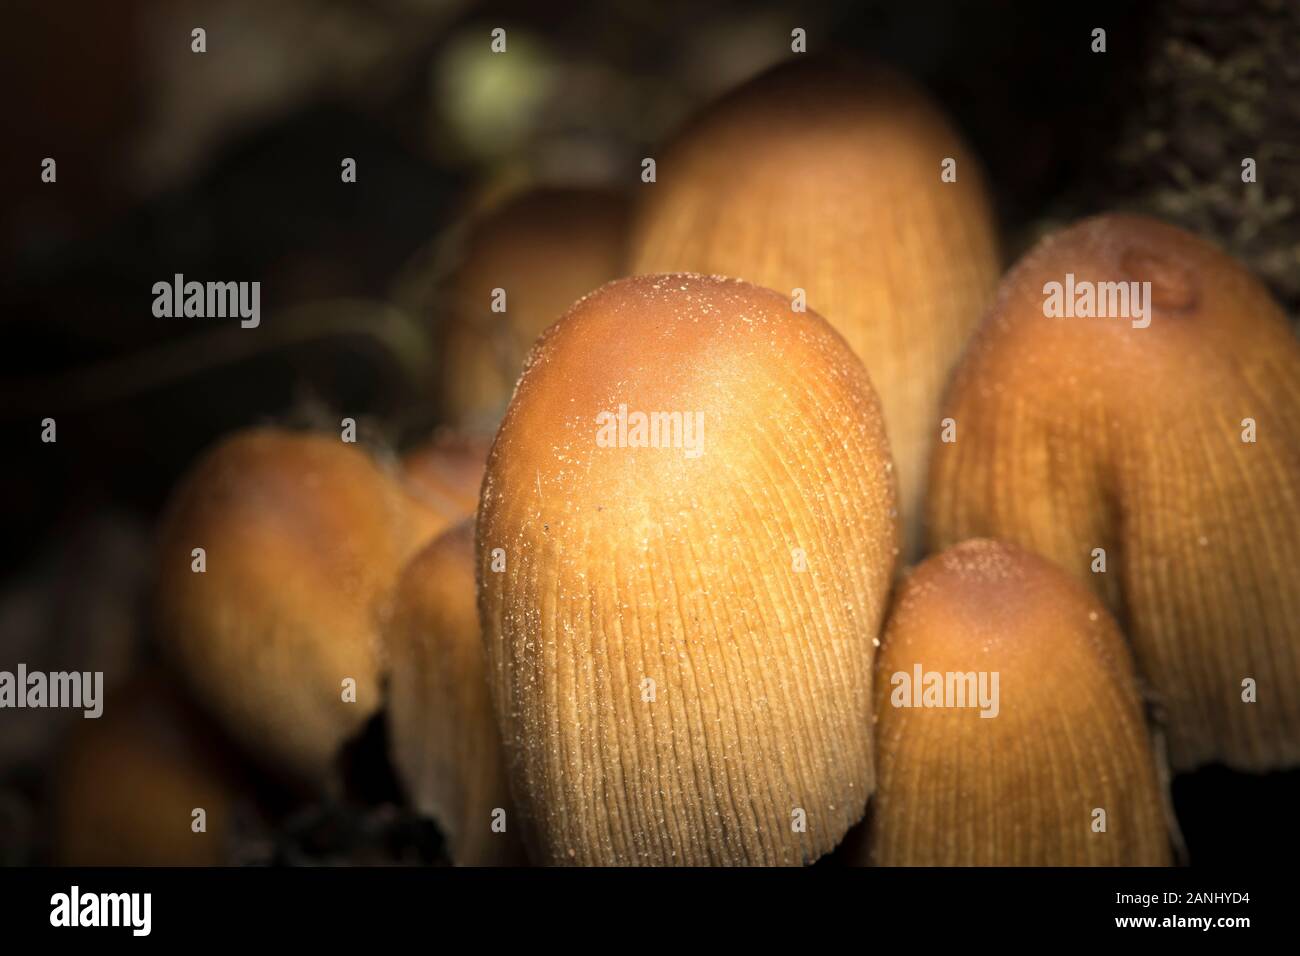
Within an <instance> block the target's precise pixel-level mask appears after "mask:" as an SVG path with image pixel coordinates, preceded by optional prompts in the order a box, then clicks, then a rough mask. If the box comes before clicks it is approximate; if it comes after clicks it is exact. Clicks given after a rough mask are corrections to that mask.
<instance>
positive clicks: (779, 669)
mask: <svg viewBox="0 0 1300 956" xmlns="http://www.w3.org/2000/svg"><path fill="white" fill-rule="evenodd" d="M620 406H625V412H626V415H627V417H628V428H627V430H626V433H625V434H624V430H623V429H622V428H621V427H618V426H615V427H613V429H612V430H613V434H611V432H610V431H608V430H606V431H603V432H602V431H601V429H605V428H608V427H609V419H608V418H607V417H605V413H610V414H613V415H614V416H617V415H618V414H619V412H620ZM634 413H644V414H646V415H649V414H651V413H660V414H661V415H663V416H671V415H672V414H674V413H676V414H679V415H680V416H681V417H680V419H679V420H680V421H681V422H682V423H683V428H682V431H681V432H680V433H675V432H672V431H671V430H670V429H668V428H667V426H665V429H664V430H662V431H659V432H658V434H660V435H661V437H663V438H665V439H666V440H663V441H661V442H660V445H661V447H642V446H641V445H640V444H639V440H634V438H633V436H634V434H635V433H634V431H633V429H634V427H635V426H634V424H633V422H634V419H633V417H632V416H633V415H634ZM669 420H670V419H668V418H661V419H660V422H661V424H664V423H665V422H666V421H669ZM688 421H689V422H691V424H692V435H698V434H699V432H697V431H695V429H696V428H698V427H700V423H702V442H700V443H699V444H698V445H695V443H694V442H693V440H692V441H690V442H688V441H687V440H686V435H687V432H686V429H685V423H686V422H688ZM675 434H677V435H679V436H680V437H681V439H682V440H681V441H680V442H674V441H672V438H673V436H674V435H675ZM602 435H603V438H602V437H601V436H602ZM645 437H646V438H648V437H649V432H647V433H646V435H645ZM665 445H667V446H669V447H663V446H665ZM692 447H694V448H695V449H696V450H698V451H699V454H698V455H692V454H690V450H691V448H692ZM894 496H895V490H894V480H893V474H892V463H891V460H890V457H889V448H888V444H887V441H886V438H885V432H884V424H883V421H882V419H881V415H880V411H879V407H878V403H877V400H876V397H875V393H874V391H873V390H872V388H871V384H870V381H869V380H868V378H867V374H866V371H865V370H864V369H863V367H862V364H861V362H859V361H858V360H857V359H856V358H855V357H854V356H853V354H852V352H851V351H850V350H849V349H848V347H847V346H846V345H845V343H844V341H843V340H842V339H841V338H840V337H839V336H838V335H837V334H836V333H835V332H834V331H833V330H832V329H831V328H830V326H829V325H827V324H826V323H825V322H824V321H823V320H822V319H821V318H820V317H819V316H817V315H815V314H813V313H804V314H799V313H792V312H791V311H790V308H789V303H788V301H787V300H786V299H785V298H784V297H783V296H780V295H777V294H775V293H773V292H771V291H768V290H765V289H760V288H757V287H755V286H752V285H749V284H748V283H744V282H739V281H736V280H728V279H721V278H717V277H705V276H698V275H661V276H640V277H636V278H632V279H624V280H620V281H617V282H613V283H610V284H609V285H606V286H604V287H603V288H601V289H599V290H598V291H596V292H594V293H592V294H591V295H589V296H587V297H586V298H585V299H583V300H581V301H580V302H578V303H577V304H576V305H575V306H574V307H573V308H572V309H571V310H570V311H569V312H568V313H567V314H566V315H565V316H564V317H563V318H562V319H561V320H560V321H559V322H557V323H556V324H555V325H553V326H552V327H551V328H550V329H548V330H547V331H546V333H545V334H544V335H543V336H542V338H541V339H540V340H539V341H538V343H537V345H536V346H535V348H534V350H533V352H532V354H531V355H530V358H529V361H528V365H527V367H526V370H525V372H524V375H523V377H522V379H521V380H520V383H519V386H518V388H517V390H516V392H515V396H514V398H513V400H512V401H511V404H510V408H509V410H508V411H507V413H506V417H505V420H504V422H503V423H502V426H501V430H500V432H499V433H498V435H497V439H496V442H495V444H494V446H493V449H492V452H491V454H490V456H489V459H488V469H487V475H486V477H485V480H484V485H483V498H482V501H481V503H480V506H479V517H478V569H477V573H478V580H479V607H480V619H481V621H482V625H483V629H484V640H485V641H486V644H487V651H488V672H489V679H490V681H491V683H492V687H493V692H494V702H495V706H496V709H497V713H498V717H499V720H500V723H501V726H502V728H503V743H504V745H505V748H506V754H507V763H508V767H509V772H510V774H511V778H512V779H511V784H512V792H513V793H514V794H515V796H516V799H517V800H518V801H519V803H520V810H521V812H522V813H523V815H524V818H525V820H524V822H525V824H526V827H525V837H526V839H527V840H529V841H530V843H531V845H530V847H529V849H530V851H532V852H531V855H532V857H533V859H534V861H535V862H540V863H575V864H624V863H629V864H630V863H635V864H714V863H716V864H740V863H763V864H793V863H799V862H803V861H808V860H812V859H814V858H816V857H817V856H818V855H819V854H821V853H824V852H826V851H828V850H830V849H831V848H832V847H833V846H834V845H835V844H836V843H837V842H838V841H839V839H840V837H841V836H842V835H843V834H844V832H845V831H846V830H847V828H848V827H849V826H850V825H851V824H852V823H853V822H854V821H855V820H856V819H858V817H859V816H860V815H861V813H862V810H863V805H864V803H865V801H866V798H867V796H868V794H869V793H870V792H871V789H872V768H871V733H870V728H871V719H870V715H871V702H870V681H871V661H872V657H873V653H874V650H873V646H872V640H873V638H874V636H875V635H876V633H877V629H878V627H879V624H880V621H881V617H882V612H883V601H884V599H885V596H886V593H887V591H888V587H889V581H890V579H891V576H892V573H893V567H894V561H895V556H896V553H897V545H898V535H897V528H896V521H895V518H894V517H893V515H894V507H895V498H894ZM805 565H806V569H805V570H799V568H800V567H804V566H805ZM494 567H496V568H497V569H498V570H494Z"/></svg>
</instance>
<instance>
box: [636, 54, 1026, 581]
mask: <svg viewBox="0 0 1300 956" xmlns="http://www.w3.org/2000/svg"><path fill="white" fill-rule="evenodd" d="M949 163H951V165H948V164H949ZM946 174H947V175H946ZM954 176H955V179H953V180H952V181H945V179H948V178H951V177H954ZM641 190H642V196H643V198H642V200H641V203H640V205H639V208H638V209H637V211H636V214H635V218H634V221H633V227H632V234H631V239H630V244H631V250H632V269H631V271H632V272H634V273H651V272H675V271H679V270H686V271H691V272H702V273H709V274H715V273H716V274H721V275H728V276H735V277H736V278H739V279H745V280H747V281H749V282H754V283H757V284H758V285H762V286H767V287H768V288H771V289H775V290H776V291H777V292H779V293H781V295H782V296H785V297H786V301H787V308H791V307H794V306H795V305H796V301H795V300H796V298H798V297H803V298H804V299H805V300H806V304H807V307H808V308H810V309H813V310H815V311H817V312H819V313H820V314H821V315H823V316H825V317H826V319H827V321H829V322H830V323H831V325H833V326H834V327H835V328H836V329H837V330H838V331H839V332H840V333H841V334H842V335H843V336H844V338H845V339H846V340H847V341H848V343H849V345H850V347H852V349H853V351H854V352H856V353H857V355H858V357H859V358H860V359H862V361H863V363H864V364H865V365H866V367H867V371H868V372H869V373H870V374H871V380H872V383H873V384H874V385H875V387H876V390H877V392H878V393H879V395H880V401H881V404H882V405H883V407H884V410H885V421H886V423H887V424H888V427H889V441H890V445H891V447H892V449H893V454H894V459H895V461H896V462H897V465H898V470H899V488H900V500H901V506H900V510H901V512H902V515H903V526H904V539H905V541H906V542H907V544H906V551H907V552H908V553H909V555H911V556H917V555H918V554H919V550H920V538H921V535H920V527H921V511H922V491H923V489H924V485H925V476H926V457H927V456H928V454H929V450H930V445H931V442H932V440H933V438H934V436H935V435H937V434H938V432H939V427H940V424H939V416H938V407H939V398H940V394H941V392H942V389H943V385H944V382H945V381H946V379H947V376H948V373H949V371H950V370H951V368H952V366H953V364H954V363H955V362H956V360H957V357H958V355H959V354H960V351H961V347H962V344H963V343H964V341H965V340H966V336H967V334H968V333H969V331H970V330H971V329H972V328H974V327H975V324H976V323H977V322H978V321H979V318H980V315H981V314H982V313H983V311H984V310H985V308H986V307H987V306H988V303H989V302H990V301H991V300H992V296H993V290H994V288H995V286H996V285H997V280H998V275H999V272H1000V269H1001V266H1000V256H999V252H998V244H997V237H996V230H995V226H994V222H993V215H992V211H991V204H990V201H989V199H988V196H987V191H986V187H985V183H984V177H983V174H982V172H981V170H980V168H979V164H978V162H977V161H976V160H975V158H974V157H973V156H972V155H971V153H970V152H969V150H968V149H967V148H966V146H965V145H964V143H963V142H962V140H961V137H960V136H959V135H958V134H957V132H956V131H955V130H954V128H953V127H952V125H951V124H950V123H949V122H948V120H947V119H946V118H945V117H944V116H943V114H942V113H941V111H940V110H939V109H938V108H937V107H936V106H935V104H934V103H932V102H931V101H930V100H929V99H928V98H927V97H926V96H925V95H924V93H922V92H921V91H920V90H919V89H917V88H916V87H914V86H913V85H912V84H911V83H909V82H907V81H906V80H904V79H903V78H902V77H901V76H898V75H896V74H894V73H893V72H891V71H889V70H886V69H884V68H879V67H860V66H855V65H848V64H845V63H840V62H835V61H831V60H818V59H816V58H809V59H805V58H803V57H800V58H798V59H797V60H796V61H794V62H792V63H787V64H784V65H782V66H779V67H777V68H776V69H774V70H771V71H769V72H767V73H765V74H763V75H761V76H760V77H758V78H757V79H755V80H753V81H752V82H750V83H748V84H746V85H745V86H743V87H741V88H740V89H739V90H737V91H736V92H734V93H733V94H731V95H730V96H727V97H725V98H724V99H723V100H721V101H720V102H719V103H717V104H716V105H714V106H712V107H710V108H708V109H706V110H705V111H704V112H703V113H702V114H701V115H700V116H699V117H698V118H696V119H695V121H694V122H692V123H690V124H688V125H687V126H686V128H685V129H684V130H682V132H681V133H680V134H679V135H678V136H677V137H676V138H675V139H674V140H673V142H672V143H670V145H669V146H668V147H667V148H666V149H665V150H664V151H663V153H662V154H661V155H659V156H657V164H656V181H655V182H654V183H653V184H646V185H644V186H642V187H641Z"/></svg>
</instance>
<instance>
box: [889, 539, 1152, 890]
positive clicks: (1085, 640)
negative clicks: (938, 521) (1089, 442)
mask: <svg viewBox="0 0 1300 956" xmlns="http://www.w3.org/2000/svg"><path fill="white" fill-rule="evenodd" d="M876 719H877V725H876V752H877V753H878V754H879V759H878V763H877V773H878V775H879V777H878V781H877V789H876V795H875V797H874V798H873V801H872V811H871V815H870V821H871V822H870V825H869V827H868V837H867V851H868V858H869V860H870V861H871V862H873V863H876V864H882V865H905V866H935V865H937V866H1061V865H1067V866H1081V865H1093V866H1122V865H1139V866H1158V865H1167V864H1168V863H1169V862H1170V848H1169V836H1168V830H1167V826H1166V818H1165V802H1164V800H1163V798H1162V796H1161V789H1160V788H1161V783H1160V778H1159V775H1158V774H1157V772H1156V767H1155V763H1154V761H1153V759H1152V749H1151V739H1150V736H1149V734H1148V731H1147V728H1146V724H1145V721H1144V719H1143V714H1142V704H1141V701H1140V699H1139V697H1138V693H1137V689H1136V686H1135V683H1134V674H1133V663H1132V659H1131V656H1130V654H1129V651H1128V648H1127V647H1126V646H1125V644H1124V639H1123V637H1122V635H1121V634H1120V632H1119V629H1118V628H1117V627H1116V626H1115V622H1114V620H1113V619H1112V618H1111V616H1110V615H1109V614H1108V613H1107V612H1106V609H1105V608H1104V607H1103V606H1102V605H1101V603H1100V602H1099V601H1098V600H1097V599H1096V598H1095V597H1094V596H1093V595H1092V594H1091V593H1090V592H1089V591H1087V590H1086V589H1085V588H1083V587H1082V586H1081V585H1079V584H1078V583H1077V582H1075V581H1074V580H1073V579H1071V578H1070V576H1069V575H1067V574H1066V573H1065V572H1063V571H1062V570H1061V569H1060V568H1057V567H1056V566H1055V565H1053V564H1051V563H1050V562H1048V561H1046V560H1044V559H1042V558H1040V557H1038V556H1037V555H1033V554H1030V553H1029V552H1027V551H1023V550H1022V549H1020V548H1018V547H1015V546H1013V545H1007V544H1003V543H1001V542H996V541H988V540H973V541H966V542H963V543H962V544H959V545H956V546H955V547H952V548H949V549H948V550H947V551H944V552H943V553H942V554H940V555H937V556H935V557H932V558H930V559H928V560H927V561H925V562H923V563H922V564H921V565H920V566H919V567H918V568H917V569H916V570H915V571H914V572H913V573H912V574H911V576H910V577H908V578H907V580H906V581H905V582H904V583H903V584H902V585H901V586H900V591H899V594H898V595H897V597H896V598H895V601H894V607H893V609H892V611H891V612H890V619H889V624H888V626H887V628H886V631H885V637H884V640H883V646H882V647H881V649H880V655H879V657H878V661H877V667H876Z"/></svg>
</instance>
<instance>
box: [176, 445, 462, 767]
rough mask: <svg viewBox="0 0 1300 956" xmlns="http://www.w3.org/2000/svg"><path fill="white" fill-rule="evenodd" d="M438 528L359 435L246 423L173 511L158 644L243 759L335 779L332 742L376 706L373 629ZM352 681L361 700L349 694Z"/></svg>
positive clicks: (188, 482) (192, 480)
mask: <svg viewBox="0 0 1300 956" xmlns="http://www.w3.org/2000/svg"><path fill="white" fill-rule="evenodd" d="M442 524H443V522H442V519H441V518H439V517H437V516H436V515H434V514H432V513H431V512H428V511H426V510H425V509H424V508H423V507H422V506H421V505H419V504H418V503H417V502H416V501H415V500H414V499H412V498H411V497H410V496H408V495H407V494H406V492H405V491H404V490H403V488H402V487H401V485H400V483H399V482H398V481H397V480H396V479H395V478H393V477H391V476H389V475H388V474H387V473H385V472H384V471H382V470H381V469H380V468H379V467H377V466H376V464H375V463H374V462H373V461H372V460H371V459H370V457H369V456H368V455H367V454H365V453H364V452H362V451H360V450H358V449H357V448H356V447H355V446H353V445H349V444H345V443H343V442H342V441H340V440H338V439H337V438H334V437H327V436H323V435H308V434H295V433H292V432H287V431H282V430H278V429H270V428H264V429H252V430H249V431H245V432H241V433H239V434H237V435H235V436H233V437H231V438H229V439H226V440H225V441H223V442H222V443H220V444H219V445H217V446H216V447H215V448H214V449H212V450H211V451H209V452H208V453H207V454H206V455H205V456H204V457H203V458H202V460H200V462H199V463H198V464H197V466H196V467H195V468H194V470H193V471H192V472H191V473H190V475H189V476H188V477H187V478H186V479H185V480H184V481H183V482H182V484H181V487H180V488H179V489H178V490H177V491H176V493H175V495H174V497H173V500H172V502H171V504H170V506H169V511H168V514H167V517H166V519H165V521H164V528H163V532H162V537H161V545H160V550H159V556H158V562H159V563H158V590H157V601H158V615H159V617H158V625H159V626H158V632H159V637H160V639H161V641H162V643H163V646H164V649H165V650H166V651H167V652H168V654H169V655H170V656H171V657H172V658H173V659H174V661H175V662H176V663H177V664H178V666H179V667H180V669H181V671H182V672H183V673H184V675H185V676H186V678H187V680H188V682H189V684H190V685H191V686H192V688H193V689H194V692H195V694H196V696H197V697H198V698H199V700H200V701H202V703H203V704H204V705H205V706H206V707H207V708H208V709H209V710H211V711H212V712H213V713H214V714H215V715H216V716H217V717H218V718H219V719H220V720H221V721H222V722H223V723H224V724H225V726H226V727H227V729H228V730H229V731H230V732H231V734H232V735H233V736H234V737H235V739H237V740H238V741H239V742H240V743H241V744H242V745H243V746H244V747H246V748H247V749H248V750H249V751H250V752H251V753H253V754H255V755H257V756H259V757H260V758H261V759H262V760H263V761H264V762H265V763H266V764H268V765H269V766H270V767H271V768H272V769H275V770H279V771H282V772H285V773H287V774H288V775H289V776H291V777H295V778H298V779H299V780H300V781H301V782H304V783H308V784H329V783H331V782H332V780H333V777H334V773H333V771H334V769H335V768H334V761H335V758H336V756H337V754H338V751H339V749H340V747H341V746H342V745H343V744H344V743H345V742H346V741H347V740H348V739H349V738H350V737H352V736H353V735H354V734H356V733H357V732H358V731H360V730H361V728H362V726H363V725H364V724H365V722H366V721H367V720H368V719H369V718H370V717H371V716H372V715H373V714H374V713H375V712H376V711H377V710H378V708H379V705H380V688H379V682H380V675H381V671H382V665H383V661H382V647H381V637H380V628H381V627H382V624H383V622H384V619H385V616H386V614H387V602H388V599H389V596H390V592H391V590H392V588H393V586H394V584H395V583H396V581H397V576H398V572H399V571H400V569H401V567H402V565H403V564H404V563H405V561H406V559H407V558H408V557H409V556H410V555H411V554H412V553H414V551H415V550H416V549H417V548H418V547H419V546H420V545H421V544H423V543H424V542H426V541H428V540H429V539H431V538H432V537H433V535H434V534H435V533H436V532H437V531H438V530H440V529H441V527H442ZM195 548H203V549H204V550H205V561H206V571H205V572H203V573H195V572H194V571H193V570H192V567H193V562H194V561H195V558H194V557H193V556H192V552H193V549H195ZM346 678H351V679H353V680H355V682H356V702H355V703H351V702H347V701H345V700H344V699H343V691H344V688H343V681H344V680H345V679H346Z"/></svg>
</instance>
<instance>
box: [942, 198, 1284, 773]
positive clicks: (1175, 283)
mask: <svg viewBox="0 0 1300 956" xmlns="http://www.w3.org/2000/svg"><path fill="white" fill-rule="evenodd" d="M1053 283H1055V285H1053ZM1128 283H1138V285H1137V286H1136V287H1133V286H1129V285H1127V284H1128ZM1145 283H1150V285H1149V296H1148V294H1146V293H1145V292H1144V291H1143V289H1144V286H1143V284H1145ZM1070 289H1074V290H1075V291H1074V294H1073V295H1071V294H1070V291H1069V290H1070ZM1090 295H1091V296H1092V298H1093V300H1094V301H1093V304H1092V307H1091V308H1089V302H1088V297H1089V296H1090ZM1148 298H1149V301H1145V300H1147V299H1148ZM1144 301H1145V305H1143V302H1144ZM1140 305H1141V306H1142V307H1141V308H1138V306H1140ZM1101 309H1104V310H1105V311H1106V312H1107V313H1114V312H1122V313H1124V314H1123V315H1121V316H1119V317H1109V318H1106V317H1088V316H1086V315H1082V314H1080V313H1081V312H1089V311H1091V312H1096V311H1100V310H1101ZM1058 311H1065V312H1067V314H1066V315H1063V316H1057V315H1056V314H1055V313H1057V312H1058ZM1045 313H1046V314H1045ZM1069 313H1073V314H1069ZM1139 313H1140V314H1139ZM943 414H944V415H945V416H948V417H951V418H952V419H953V422H954V425H955V438H956V440H955V441H953V442H950V443H943V442H941V443H937V444H936V448H935V453H934V468H933V473H932V476H931V483H930V500H929V516H930V522H931V533H932V538H933V544H934V545H935V546H936V547H943V546H946V545H948V544H951V543H953V542H956V541H959V540H962V539H964V538H967V537H970V536H977V535H982V536H994V537H999V538H1004V539H1007V540H1011V541H1015V542H1017V543H1019V544H1021V545H1023V546H1024V547H1027V548H1029V549H1031V550H1034V551H1036V552H1038V553H1040V554H1043V555H1045V556H1047V557H1049V558H1051V559H1052V560H1054V561H1055V562H1057V563H1058V564H1060V565H1061V566H1062V567H1064V568H1066V569H1067V570H1069V571H1070V572H1072V573H1074V574H1076V575H1077V576H1078V577H1079V578H1080V579H1082V580H1084V581H1086V582H1087V583H1088V584H1089V585H1090V586H1091V587H1092V588H1093V589H1094V590H1095V591H1096V592H1097V593H1098V594H1099V595H1101V596H1102V597H1103V598H1104V599H1105V600H1106V601H1107V602H1108V604H1109V606H1110V608H1111V610H1112V611H1113V612H1114V613H1115V614H1116V616H1117V618H1118V619H1119V621H1120V623H1121V625H1122V626H1123V628H1124V630H1125V633H1126V634H1127V635H1128V638H1129V640H1130V641H1131V642H1132V646H1133V649H1134V653H1135V655H1136V659H1137V664H1138V669H1139V672H1140V673H1141V674H1142V676H1143V678H1144V679H1145V680H1146V682H1147V683H1148V684H1149V685H1151V687H1152V688H1153V689H1154V691H1155V695H1156V699H1157V703H1158V704H1159V705H1160V707H1161V709H1162V710H1163V712H1164V714H1165V722H1166V730H1167V733H1168V740H1169V753H1170V758H1171V761H1172V763H1173V764H1174V766H1175V768H1176V769H1189V768H1192V767H1196V766H1198V765H1200V764H1204V763H1207V762H1210V761H1216V760H1217V761H1222V762H1224V763H1227V764H1229V765H1231V766H1234V767H1237V768H1241V769H1247V770H1263V769H1268V768H1272V767H1280V766H1289V765H1294V764H1296V763H1297V762H1300V344H1297V342H1296V339H1295V335H1294V333H1293V332H1292V331H1291V329H1290V327H1289V325H1288V323H1287V322H1286V320H1285V317H1284V315H1283V314H1282V312H1281V310H1280V309H1279V308H1278V306H1277V304H1276V303H1275V302H1274V301H1273V300H1272V299H1271V298H1270V296H1269V295H1268V293H1267V291H1266V290H1265V289H1264V288H1263V287H1262V286H1261V285H1260V284H1259V282H1257V281H1256V280H1255V279H1254V278H1252V277H1251V276H1250V274H1249V273H1247V272H1246V270H1245V269H1243V268H1242V267H1241V266H1239V265H1238V264H1237V263H1236V262H1234V261H1233V260H1232V259H1230V258H1229V257H1227V256H1226V255H1224V254H1223V253H1222V252H1220V251H1219V250H1217V249H1215V248H1214V247H1213V246H1210V245H1209V244H1207V243H1205V242H1203V241H1201V240H1199V239H1197V238H1195V237H1194V236H1192V235H1190V234H1188V233H1186V232H1183V231H1182V230H1179V229H1176V228H1174V227H1172V226H1167V225H1164V224H1162V223H1159V222H1157V221H1155V220H1152V219H1147V218H1144V217H1137V216H1129V215H1108V216H1101V217H1098V218H1095V219H1089V220H1086V221H1085V222H1082V223H1080V224H1078V225H1075V226H1072V227H1071V228H1069V229H1066V230H1064V231H1062V232H1060V233H1058V234H1056V235H1054V236H1052V237H1050V238H1048V239H1045V240H1044V241H1043V242H1041V243H1040V244H1039V245H1038V246H1037V247H1036V248H1035V249H1034V250H1032V251H1031V252H1030V253H1029V254H1028V255H1026V256H1025V258H1024V259H1023V260H1022V261H1021V262H1020V263H1019V264H1018V265H1017V266H1016V267H1015V268H1014V269H1013V270H1012V271H1011V272H1010V273H1009V274H1008V275H1007V277H1006V279H1005V281H1004V282H1003V285H1002V289H1001V291H1000V293H999V295H998V299H997V303H996V305H995V306H994V308H993V310H992V311H991V312H990V314H989V315H988V317H987V318H986V320H985V321H984V323H983V324H982V325H981V327H980V329H979V331H978V332H977V334H976V336H975V337H974V339H972V342H971V345H970V347H969V349H968V351H967V354H966V355H965V356H964V357H963V359H962V362H961V365H960V366H959V368H958V370H957V372H956V373H955V374H954V377H953V381H952V383H951V386H950V388H949V391H948V394H947V396H946V399H945V403H944V412H943Z"/></svg>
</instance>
